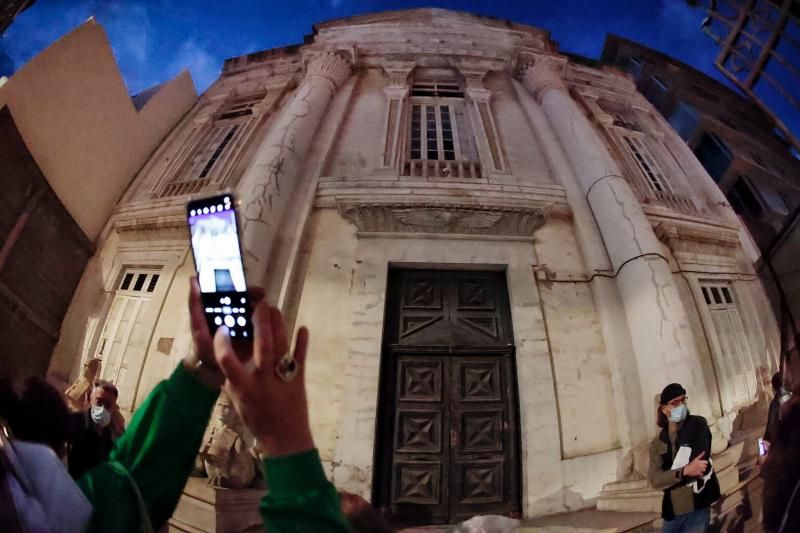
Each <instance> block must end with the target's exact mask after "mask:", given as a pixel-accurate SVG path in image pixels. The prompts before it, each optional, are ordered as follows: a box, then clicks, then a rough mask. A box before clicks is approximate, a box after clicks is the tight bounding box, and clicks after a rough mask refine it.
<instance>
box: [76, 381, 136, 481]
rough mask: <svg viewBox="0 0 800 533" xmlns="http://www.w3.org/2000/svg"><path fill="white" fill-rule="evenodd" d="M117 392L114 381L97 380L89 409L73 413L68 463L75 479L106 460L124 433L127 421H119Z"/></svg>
mask: <svg viewBox="0 0 800 533" xmlns="http://www.w3.org/2000/svg"><path fill="white" fill-rule="evenodd" d="M118 396H119V393H118V391H117V388H116V387H115V386H114V384H112V383H109V382H107V381H98V382H96V383H95V384H94V388H93V389H92V393H91V397H90V407H89V409H88V410H87V411H84V412H81V413H74V414H73V415H72V418H71V421H72V424H71V426H72V427H71V431H70V439H69V444H70V450H69V457H68V464H69V473H70V475H71V476H72V477H73V478H74V479H79V478H80V477H81V476H82V475H83V473H84V472H86V471H87V470H89V469H91V468H93V467H95V466H97V465H99V464H100V463H101V462H103V461H105V460H106V459H107V458H108V454H109V453H110V452H111V448H112V446H113V444H114V440H116V438H118V437H119V435H121V434H122V431H123V428H124V421H122V422H120V421H119V419H120V418H121V416H120V415H118V413H119V409H118V408H117V397H118ZM115 418H117V421H116V423H114V422H115V420H114V419H115Z"/></svg>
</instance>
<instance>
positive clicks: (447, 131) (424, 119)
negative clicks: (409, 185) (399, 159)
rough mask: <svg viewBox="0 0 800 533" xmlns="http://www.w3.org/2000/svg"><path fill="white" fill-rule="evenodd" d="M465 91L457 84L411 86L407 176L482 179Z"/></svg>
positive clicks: (405, 171)
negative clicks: (467, 110) (465, 101)
mask: <svg viewBox="0 0 800 533" xmlns="http://www.w3.org/2000/svg"><path fill="white" fill-rule="evenodd" d="M473 132H474V130H473V128H472V126H471V124H470V119H469V117H468V115H467V112H466V107H465V103H464V91H463V89H462V88H461V86H460V85H459V84H458V83H457V82H456V81H454V80H444V81H428V80H425V81H418V82H415V83H414V84H413V85H412V90H411V98H410V99H409V107H408V130H407V135H408V137H407V138H406V148H405V156H404V157H405V161H404V162H403V165H402V169H401V173H402V175H404V176H421V177H439V178H445V177H446V178H480V177H481V163H480V157H479V155H478V149H477V146H476V144H475V137H474V133H473Z"/></svg>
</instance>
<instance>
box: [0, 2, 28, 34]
mask: <svg viewBox="0 0 800 533" xmlns="http://www.w3.org/2000/svg"><path fill="white" fill-rule="evenodd" d="M35 1H36V0H4V1H3V3H2V4H0V36H2V35H3V33H4V32H5V31H6V28H8V27H9V26H11V23H12V22H14V19H15V18H17V16H19V14H20V13H22V12H23V11H25V10H26V9H28V8H29V7H31V6H32V5H33V3H34V2H35Z"/></svg>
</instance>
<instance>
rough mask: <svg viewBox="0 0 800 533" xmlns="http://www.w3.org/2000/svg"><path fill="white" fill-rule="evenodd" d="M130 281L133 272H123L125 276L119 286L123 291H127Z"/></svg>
mask: <svg viewBox="0 0 800 533" xmlns="http://www.w3.org/2000/svg"><path fill="white" fill-rule="evenodd" d="M131 281H133V274H131V273H127V274H125V277H124V278H122V283H121V284H120V286H119V288H120V289H121V290H123V291H127V290H128V287H130V286H131Z"/></svg>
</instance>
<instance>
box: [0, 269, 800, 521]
mask: <svg viewBox="0 0 800 533" xmlns="http://www.w3.org/2000/svg"><path fill="white" fill-rule="evenodd" d="M250 296H251V301H252V302H253V306H254V307H253V309H254V313H253V320H254V330H255V338H254V340H253V342H251V343H243V342H232V341H231V338H230V336H229V335H228V332H227V330H226V328H225V327H224V326H223V327H220V328H219V329H218V330H217V332H216V335H215V336H214V337H213V338H212V337H211V334H210V332H209V329H208V325H207V323H206V320H205V317H204V315H203V307H202V303H201V300H200V289H199V286H198V283H197V280H196V279H193V280H192V284H191V289H190V299H189V314H190V323H191V330H192V337H193V341H194V343H193V345H194V350H193V352H192V353H191V354H189V355H188V356H187V357H186V358H185V359H184V360H183V361H182V363H181V364H180V365H178V367H177V368H176V369H175V370H174V372H173V373H172V375H171V376H170V377H169V378H168V379H167V380H165V381H162V382H161V383H160V384H158V385H157V386H156V387H155V389H154V390H153V391H152V392H151V393H150V394H149V396H148V397H147V399H146V400H145V401H144V402H143V403H142V405H141V406H139V408H138V409H137V410H136V411H135V413H134V414H133V416H132V418H131V420H130V423H129V424H128V426H127V427H125V420H124V418H123V417H122V415H121V413H120V410H119V406H118V405H117V400H118V396H119V393H118V391H117V389H116V387H115V386H114V385H113V384H111V383H108V382H105V381H101V380H93V381H92V382H91V384H90V385H87V386H85V387H84V388H82V389H81V390H80V391H79V394H78V395H77V396H74V395H73V397H72V400H73V401H72V402H71V403H70V406H71V407H72V409H73V411H74V412H70V408H68V405H67V402H65V399H64V396H63V395H62V394H60V393H59V392H58V391H57V390H56V389H55V388H53V387H52V386H51V385H49V384H48V383H47V382H46V381H45V380H44V379H41V378H27V379H25V380H24V381H22V382H21V383H18V382H16V381H14V380H13V379H12V378H10V377H8V376H6V377H3V378H0V524H2V530H3V531H7V532H11V533H16V532H27V531H37V532H38V531H41V532H46V531H59V532H66V533H72V532H76V533H77V532H81V531H92V532H94V531H97V532H100V531H119V532H126V531H128V532H140V531H153V530H157V529H159V528H161V527H163V526H164V525H165V524H166V522H167V520H168V519H169V517H170V516H171V515H172V513H173V511H174V510H175V507H176V505H177V503H178V500H179V498H180V496H181V493H182V490H183V487H184V485H185V484H186V481H187V479H188V477H189V475H190V473H191V471H192V468H193V465H194V462H195V456H196V454H197V451H198V448H199V447H200V444H201V439H202V437H203V433H204V430H205V428H206V425H207V424H208V421H209V417H210V415H211V411H212V408H213V406H214V403H215V402H216V400H217V397H218V395H219V393H220V391H221V390H222V389H224V390H225V392H226V393H227V395H228V396H229V398H230V400H231V402H232V404H233V406H234V408H235V410H236V412H237V414H238V415H239V416H240V417H241V420H242V421H243V422H244V424H245V425H246V426H247V428H248V429H249V430H250V432H251V433H252V434H253V436H254V437H255V440H256V443H257V449H258V453H259V455H260V456H261V459H262V468H263V474H264V477H265V480H266V483H267V486H268V487H269V490H268V492H267V494H266V495H265V496H264V497H263V499H262V500H261V503H260V511H261V515H262V517H263V520H264V525H265V527H266V529H267V530H268V531H270V532H281V531H332V532H336V531H377V532H383V531H390V530H391V529H390V528H389V526H388V525H387V523H386V522H385V521H384V520H383V519H382V518H381V517H380V516H379V515H378V514H377V513H376V511H375V510H374V509H373V508H372V507H371V506H370V505H369V504H368V503H367V502H366V501H364V500H363V499H361V498H359V497H357V496H354V495H347V494H345V495H344V496H342V495H340V494H338V493H337V492H336V489H335V488H334V486H333V485H332V484H331V482H330V481H328V479H327V478H326V476H325V473H324V471H323V468H322V464H321V461H320V457H319V454H318V452H317V450H316V448H315V445H314V440H313V436H312V433H311V429H310V425H309V418H308V404H307V400H306V391H305V378H304V369H305V361H306V356H307V350H308V338H309V335H308V330H307V329H305V328H300V330H299V331H298V333H297V339H296V341H295V346H294V349H293V350H290V343H289V336H288V334H287V330H286V327H285V324H284V321H283V317H282V316H281V313H280V312H279V311H278V310H277V309H276V308H274V307H271V306H270V305H269V304H268V303H267V302H266V301H264V298H263V292H261V291H259V290H251V294H250ZM796 359H798V358H797V357H796V356H795V357H794V359H791V358H789V359H788V360H787V364H786V369H785V371H784V379H783V380H781V376H780V375H779V376H777V377H776V378H774V379H773V388H774V389H775V393H776V394H775V400H774V401H773V403H772V404H771V406H770V412H769V413H770V414H769V421H768V425H767V431H766V433H765V436H764V441H765V449H767V450H768V454H767V457H766V460H765V462H764V465H763V470H762V475H763V478H764V504H763V517H762V520H761V523H762V524H763V528H764V530H765V531H768V532H769V533H787V532H790V531H791V532H793V531H800V501H798V500H800V497H798V494H797V493H798V482H799V480H800V405H798V404H800V393H799V392H800V391H798V390H796V389H797V388H798V387H800V362H798V361H796ZM793 389H794V390H793ZM792 392H794V394H792ZM75 398H77V400H76V399H75ZM687 404H688V395H687V391H686V390H685V389H684V388H683V387H682V386H681V385H680V384H678V383H672V384H669V385H667V386H666V387H665V388H664V390H663V391H662V393H661V396H660V405H659V408H658V411H657V419H658V426H659V433H658V434H657V435H656V436H655V437H654V438H653V440H652V442H651V444H650V470H649V479H650V483H651V484H652V486H653V487H654V488H656V489H661V490H663V491H664V497H663V503H662V517H663V519H664V531H665V532H702V531H707V530H708V528H709V524H710V517H711V506H712V504H713V503H714V502H715V501H717V500H718V498H719V496H720V487H719V483H718V481H717V478H716V474H715V472H714V468H713V459H712V456H711V432H710V430H709V427H708V424H707V422H706V420H705V419H704V418H702V417H700V416H696V415H692V414H690V413H689V410H688V407H687ZM65 465H66V466H65Z"/></svg>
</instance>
